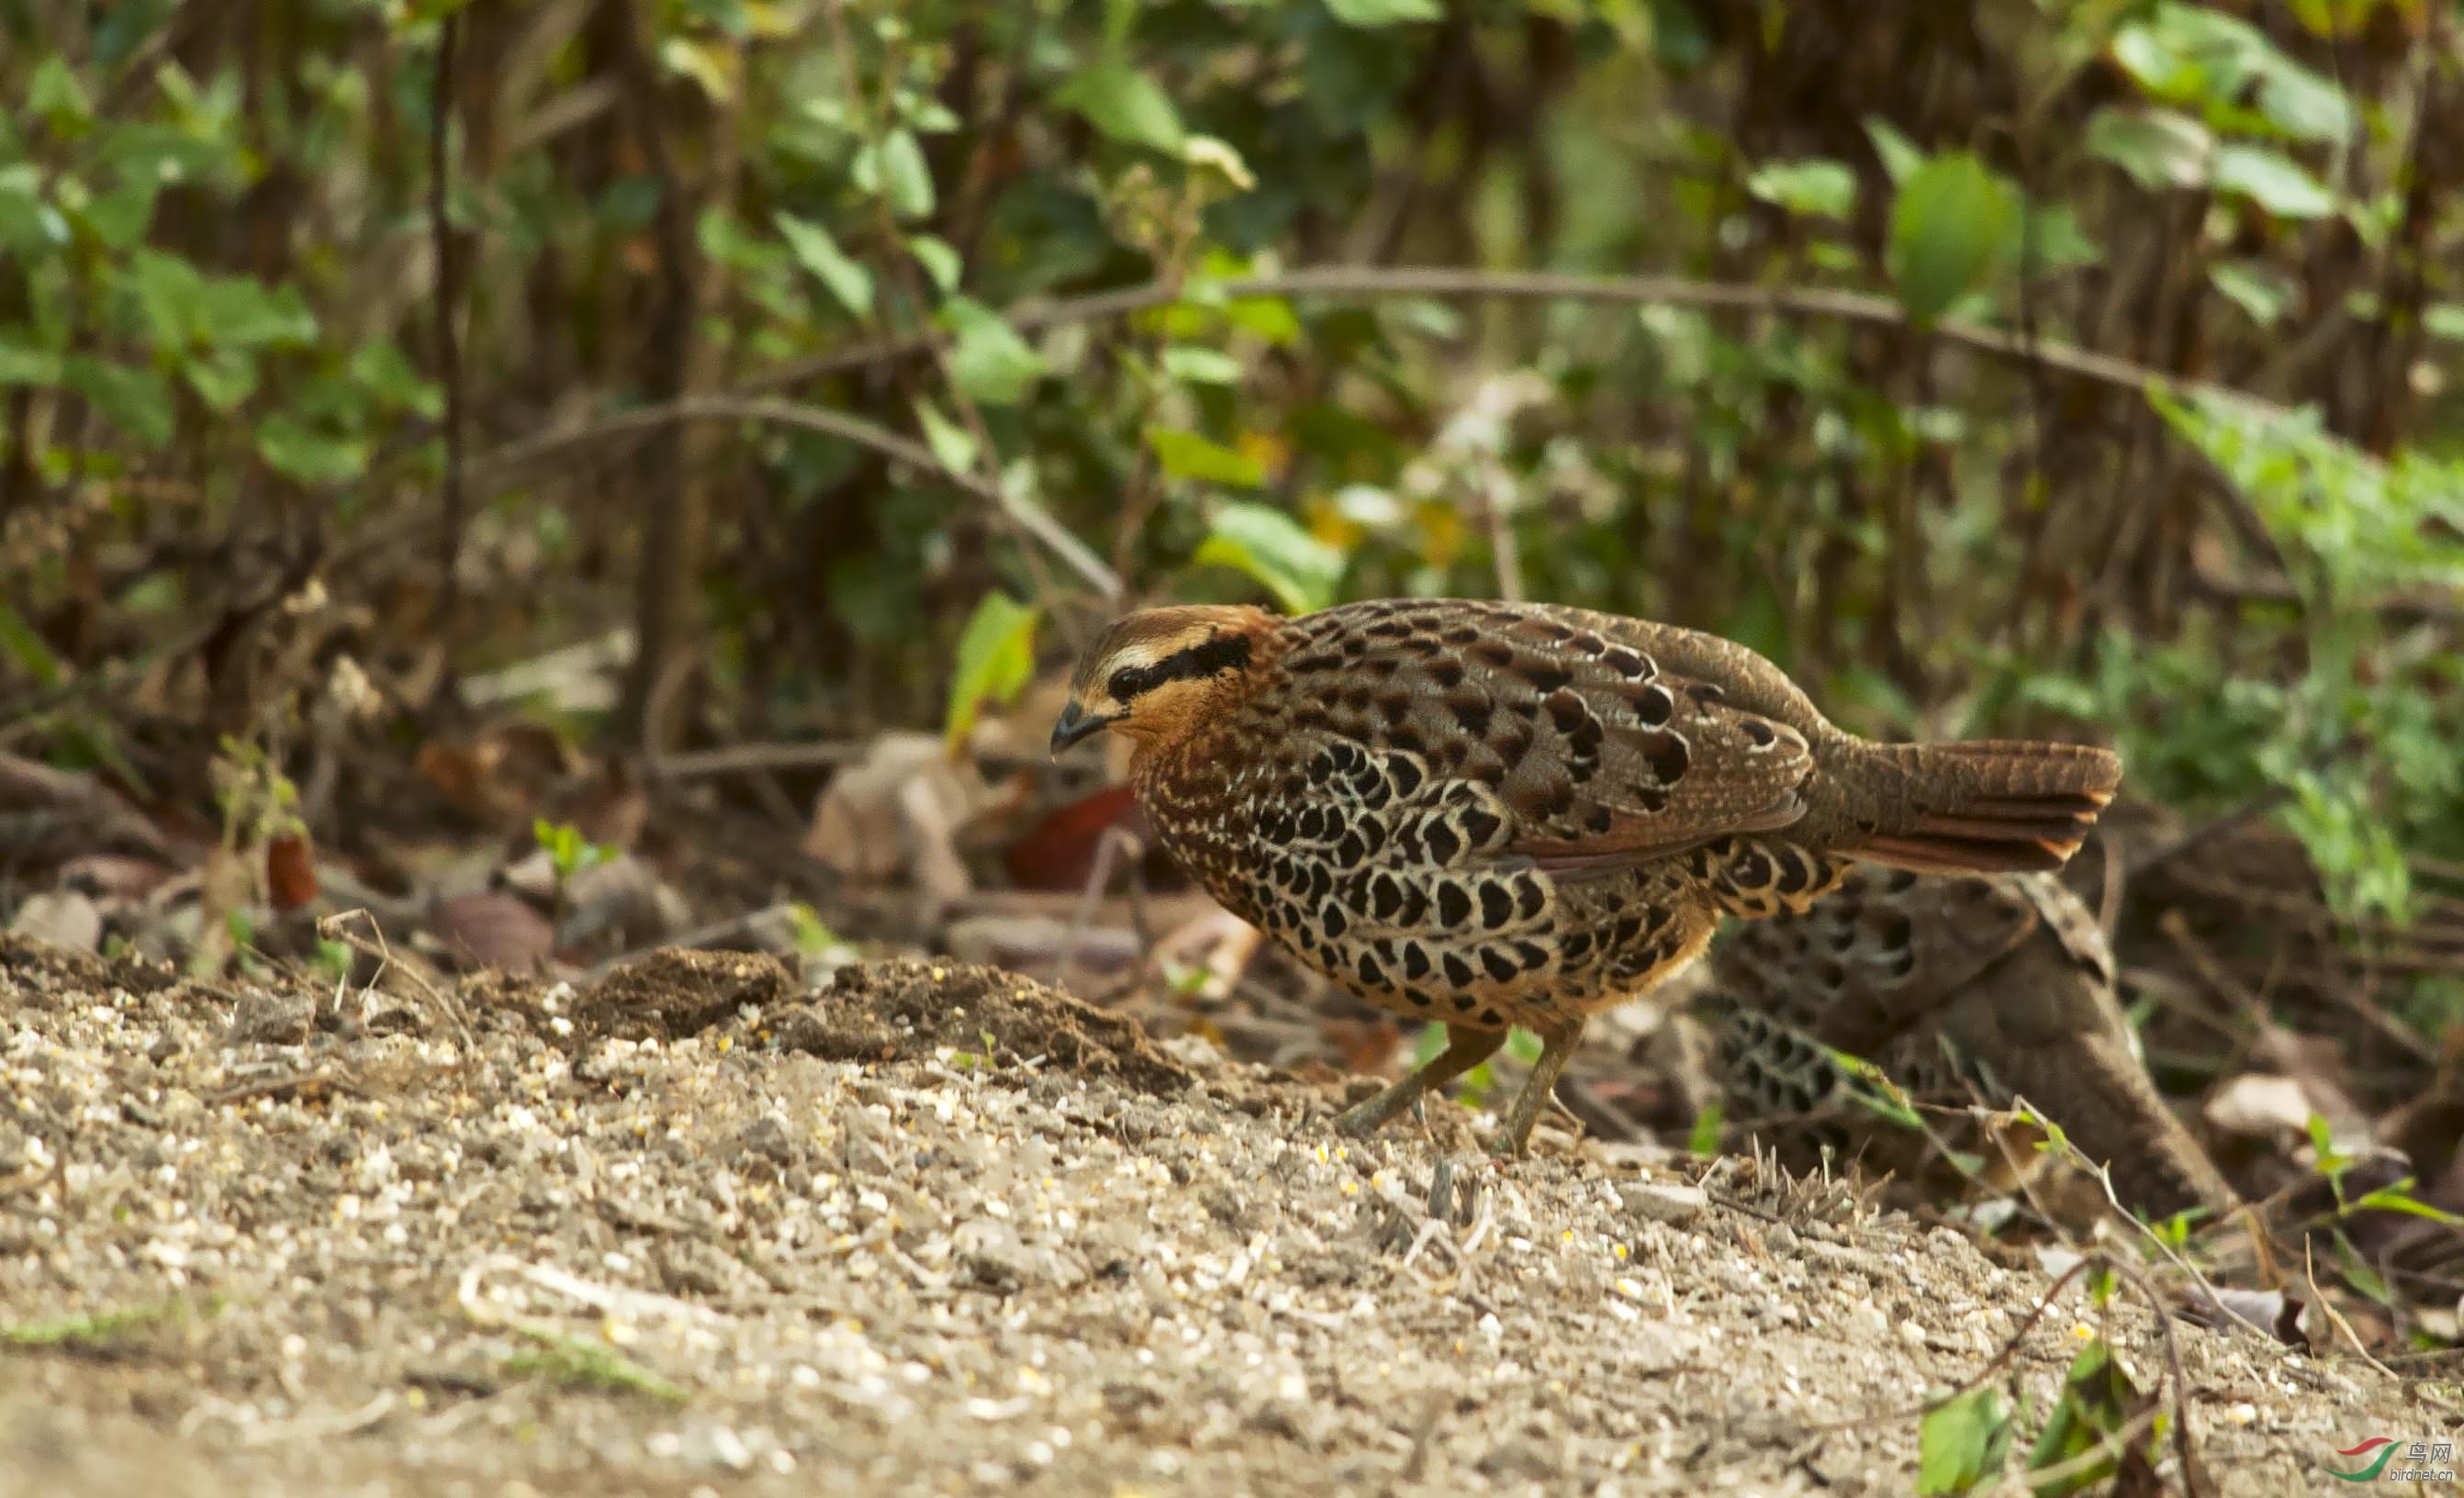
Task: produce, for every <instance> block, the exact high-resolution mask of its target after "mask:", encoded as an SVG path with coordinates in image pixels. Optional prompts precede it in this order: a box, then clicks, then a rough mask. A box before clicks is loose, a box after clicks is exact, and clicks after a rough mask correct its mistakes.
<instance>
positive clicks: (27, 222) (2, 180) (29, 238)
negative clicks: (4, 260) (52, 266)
mask: <svg viewBox="0 0 2464 1498" xmlns="http://www.w3.org/2000/svg"><path fill="white" fill-rule="evenodd" d="M68 242H69V224H68V220H67V219H65V218H62V217H61V216H60V212H59V209H55V208H54V207H52V206H51V205H50V204H49V203H46V202H44V201H43V194H42V175H41V173H39V172H37V171H36V170H35V169H34V164H33V163H32V162H17V163H14V164H12V165H7V166H0V250H6V251H11V252H12V253H16V254H18V255H22V256H25V257H27V258H29V259H32V258H35V257H37V256H40V255H43V254H46V253H49V252H51V251H53V250H56V249H58V248H59V247H60V246H62V245H64V244H67V243H68Z"/></svg>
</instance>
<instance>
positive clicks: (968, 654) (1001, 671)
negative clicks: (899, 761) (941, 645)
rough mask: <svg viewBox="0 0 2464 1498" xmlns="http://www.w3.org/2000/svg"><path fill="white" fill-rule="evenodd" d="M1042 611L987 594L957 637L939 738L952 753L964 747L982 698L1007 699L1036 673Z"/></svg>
mask: <svg viewBox="0 0 2464 1498" xmlns="http://www.w3.org/2000/svg"><path fill="white" fill-rule="evenodd" d="M1040 616H1041V611H1040V610H1038V609H1036V608H1033V607H1030V606H1027V605H1025V604H1022V603H1020V602H1019V601H1018V600H1017V599H1014V598H1012V597H1010V596H1009V595H1008V594H1007V593H1001V592H992V593H986V594H985V595H984V598H983V602H982V603H979V604H978V605H977V606H976V611H975V612H974V613H973V614H971V615H969V616H968V619H967V628H966V629H965V630H964V631H963V632H962V633H961V634H960V635H959V636H958V663H957V671H956V672H954V673H953V675H952V676H951V678H950V711H949V716H948V719H947V722H946V724H945V726H944V727H943V729H942V740H943V742H944V743H946V744H947V745H948V746H949V750H950V753H952V754H953V755H955V754H957V753H958V752H959V751H960V750H961V749H963V748H965V747H966V743H967V736H968V735H969V734H971V733H973V732H974V731H975V727H976V715H977V713H978V712H979V711H980V710H981V709H982V707H983V705H984V703H985V701H986V700H988V699H989V700H993V701H999V702H1007V701H1009V700H1011V699H1012V698H1014V697H1016V696H1017V695H1018V694H1019V693H1021V692H1023V691H1024V690H1025V688H1026V684H1027V681H1028V679H1029V678H1031V677H1032V676H1033V675H1034V674H1035V627H1036V623H1037V621H1038V619H1039V618H1040Z"/></svg>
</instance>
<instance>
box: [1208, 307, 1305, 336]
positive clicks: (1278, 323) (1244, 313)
mask: <svg viewBox="0 0 2464 1498" xmlns="http://www.w3.org/2000/svg"><path fill="white" fill-rule="evenodd" d="M1223 320H1224V321H1226V322H1229V323H1231V324H1232V325H1233V326H1234V327H1236V328H1239V329H1240V330H1241V331H1242V332H1243V333H1247V334H1251V335H1253V336H1255V337H1257V338H1261V339H1264V340H1265V341H1267V342H1269V343H1272V344H1273V345H1275V346H1276V347H1277V348H1289V347H1291V346H1292V345H1293V344H1295V343H1297V342H1299V341H1301V338H1302V334H1303V329H1302V327H1301V319H1300V318H1299V317H1298V316H1297V315H1295V314H1294V313H1293V311H1292V304H1291V303H1290V302H1288V301H1286V300H1285V299H1284V298H1282V297H1242V298H1241V299H1240V300H1238V301H1227V302H1225V303H1224V304H1223Z"/></svg>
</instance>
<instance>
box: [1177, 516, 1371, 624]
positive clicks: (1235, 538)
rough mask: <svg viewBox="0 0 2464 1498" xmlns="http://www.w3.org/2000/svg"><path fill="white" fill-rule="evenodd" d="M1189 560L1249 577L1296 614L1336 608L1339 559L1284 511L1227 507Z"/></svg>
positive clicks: (1334, 552)
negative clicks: (1335, 590)
mask: <svg viewBox="0 0 2464 1498" xmlns="http://www.w3.org/2000/svg"><path fill="white" fill-rule="evenodd" d="M1192 560H1193V561H1195V562H1197V563H1198V564H1199V565H1200V566H1225V567H1231V568H1233V569H1235V570H1236V571H1240V572H1244V573H1247V574H1248V575H1249V577H1250V578H1252V579H1253V580H1255V581H1256V582H1258V583H1259V584H1263V585H1264V586H1265V589H1266V590H1267V591H1268V592H1270V593H1272V594H1274V595H1275V600H1276V602H1278V603H1280V604H1282V605H1283V606H1284V608H1285V610H1286V611H1287V612H1289V613H1295V614H1306V613H1311V612H1314V611H1316V610H1317V609H1320V608H1324V607H1325V606H1327V605H1329V604H1331V603H1332V602H1334V586H1335V584H1337V583H1338V582H1340V581H1342V578H1343V553H1341V552H1339V551H1337V550H1335V549H1334V548H1333V547H1331V546H1330V545H1328V544H1327V543H1326V542H1324V541H1322V540H1318V539H1317V538H1316V537H1314V536H1311V535H1310V534H1309V532H1307V531H1305V530H1303V529H1302V528H1301V526H1300V523H1299V522H1298V521H1296V520H1294V519H1293V518H1291V517H1290V516H1288V515H1286V514H1285V513H1284V512H1283V511H1281V510H1275V509H1269V508H1268V507H1266V506H1265V505H1262V504H1245V503H1243V504H1227V505H1225V506H1224V507H1223V508H1222V509H1221V510H1220V511H1218V512H1217V513H1216V516H1215V526H1214V529H1213V531H1212V533H1211V534H1209V535H1208V536H1207V538H1206V540H1205V541H1204V542H1202V543H1201V544H1200V545H1199V548H1198V554H1197V556H1196V557H1195V558H1193V559H1192Z"/></svg>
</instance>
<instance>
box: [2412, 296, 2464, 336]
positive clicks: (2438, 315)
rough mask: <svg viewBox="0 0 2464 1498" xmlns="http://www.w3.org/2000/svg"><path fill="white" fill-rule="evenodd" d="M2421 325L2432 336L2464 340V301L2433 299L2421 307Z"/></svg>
mask: <svg viewBox="0 0 2464 1498" xmlns="http://www.w3.org/2000/svg"><path fill="white" fill-rule="evenodd" d="M2421 325H2422V327H2423V328H2424V329H2425V330H2427V331H2428V333H2429V334H2430V336H2431V338H2437V339H2445V340H2447V341H2450V342H2464V301H2433V302H2431V304H2430V305H2429V306H2427V307H2424V308H2422V309H2421Z"/></svg>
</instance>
